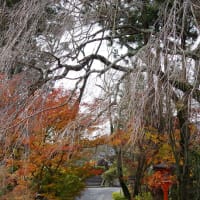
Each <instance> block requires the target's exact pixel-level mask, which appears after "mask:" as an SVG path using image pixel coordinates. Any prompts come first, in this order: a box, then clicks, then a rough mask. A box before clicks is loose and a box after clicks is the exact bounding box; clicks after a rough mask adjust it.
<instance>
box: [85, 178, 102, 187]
mask: <svg viewBox="0 0 200 200" xmlns="http://www.w3.org/2000/svg"><path fill="white" fill-rule="evenodd" d="M85 183H86V185H87V186H101V183H102V178H101V176H93V177H90V178H88V179H86V181H85Z"/></svg>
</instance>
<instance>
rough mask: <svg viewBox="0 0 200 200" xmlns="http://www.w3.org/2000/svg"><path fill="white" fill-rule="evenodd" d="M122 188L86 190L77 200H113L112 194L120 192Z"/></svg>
mask: <svg viewBox="0 0 200 200" xmlns="http://www.w3.org/2000/svg"><path fill="white" fill-rule="evenodd" d="M120 189H121V188H120V187H96V188H94V187H93V188H86V189H85V191H84V192H83V193H82V195H81V196H80V197H77V198H76V200H112V193H113V192H117V191H120Z"/></svg>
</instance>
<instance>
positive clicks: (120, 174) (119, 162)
mask: <svg viewBox="0 0 200 200" xmlns="http://www.w3.org/2000/svg"><path fill="white" fill-rule="evenodd" d="M117 174H118V178H119V183H120V186H121V188H122V191H123V193H124V196H125V197H126V198H127V199H128V200H131V194H130V192H129V190H128V187H127V185H126V183H125V181H124V176H123V168H122V150H121V148H120V149H119V150H118V151H117Z"/></svg>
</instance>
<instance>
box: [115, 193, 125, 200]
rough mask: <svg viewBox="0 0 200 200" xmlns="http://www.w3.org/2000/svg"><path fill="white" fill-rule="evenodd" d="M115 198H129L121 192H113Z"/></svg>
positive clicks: (117, 199) (120, 199) (123, 199)
mask: <svg viewBox="0 0 200 200" xmlns="http://www.w3.org/2000/svg"><path fill="white" fill-rule="evenodd" d="M112 198H113V200H127V199H126V198H125V197H124V195H123V194H122V193H121V192H113V193H112Z"/></svg>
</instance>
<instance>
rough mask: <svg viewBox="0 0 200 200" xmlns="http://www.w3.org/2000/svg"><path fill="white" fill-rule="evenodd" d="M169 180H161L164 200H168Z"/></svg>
mask: <svg viewBox="0 0 200 200" xmlns="http://www.w3.org/2000/svg"><path fill="white" fill-rule="evenodd" d="M172 184H173V183H172V181H171V180H163V181H161V188H162V191H163V194H164V200H168V193H169V188H170V186H171V185H172Z"/></svg>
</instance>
